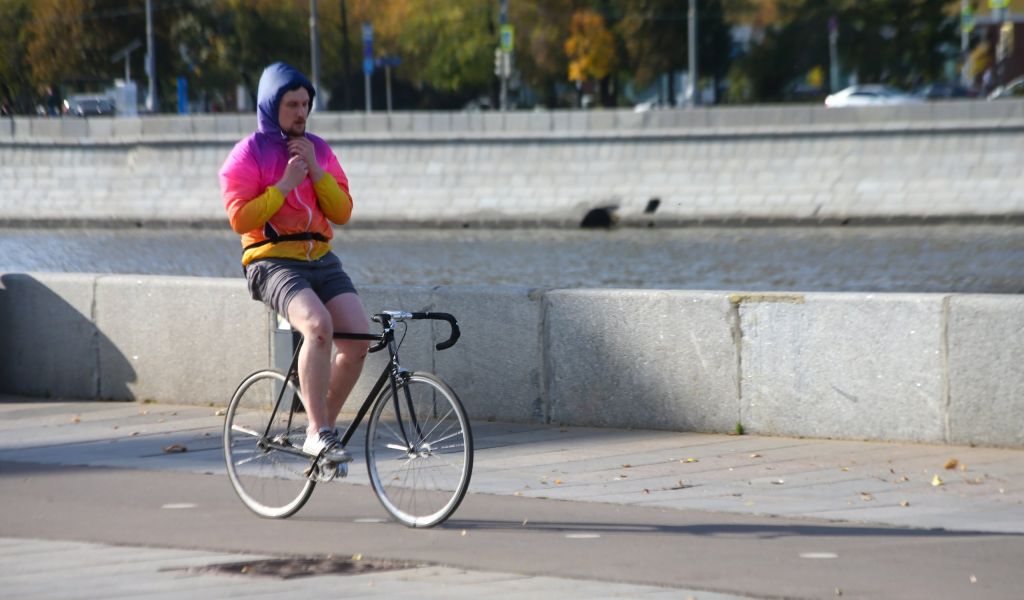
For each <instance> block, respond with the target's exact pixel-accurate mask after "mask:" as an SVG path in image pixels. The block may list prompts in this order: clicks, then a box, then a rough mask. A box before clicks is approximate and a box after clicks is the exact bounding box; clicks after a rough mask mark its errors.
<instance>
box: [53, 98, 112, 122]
mask: <svg viewBox="0 0 1024 600" xmlns="http://www.w3.org/2000/svg"><path fill="white" fill-rule="evenodd" d="M64 112H65V113H67V114H69V115H74V116H76V117H93V116H98V115H112V114H114V112H115V107H114V102H113V100H111V99H110V98H108V97H106V96H69V97H68V99H67V100H65V101H64Z"/></svg>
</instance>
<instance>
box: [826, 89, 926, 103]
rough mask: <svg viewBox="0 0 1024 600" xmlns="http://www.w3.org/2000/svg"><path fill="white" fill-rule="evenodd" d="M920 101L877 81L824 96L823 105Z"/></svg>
mask: <svg viewBox="0 0 1024 600" xmlns="http://www.w3.org/2000/svg"><path fill="white" fill-rule="evenodd" d="M921 102H923V101H922V100H921V99H920V98H917V97H915V96H911V95H910V94H907V93H904V92H901V91H900V90H898V89H896V88H893V87H889V86H887V85H881V84H877V83H873V84H865V85H854V86H850V87H848V88H846V89H845V90H840V91H838V92H836V93H834V94H830V95H829V96H828V97H827V98H825V106H827V107H829V108H837V107H842V106H882V105H892V104H920V103H921Z"/></svg>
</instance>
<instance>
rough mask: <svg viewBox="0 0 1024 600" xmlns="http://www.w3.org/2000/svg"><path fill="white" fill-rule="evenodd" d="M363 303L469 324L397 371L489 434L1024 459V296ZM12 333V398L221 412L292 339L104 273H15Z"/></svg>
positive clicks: (7, 343) (246, 311) (517, 295)
mask: <svg viewBox="0 0 1024 600" xmlns="http://www.w3.org/2000/svg"><path fill="white" fill-rule="evenodd" d="M361 294H362V296H363V301H364V303H365V305H366V307H367V309H368V310H370V311H378V310H385V309H398V310H420V309H432V310H443V311H447V312H451V313H453V314H455V315H456V316H457V317H458V318H459V321H460V324H461V326H462V330H463V335H462V339H461V340H460V342H459V343H458V344H456V345H455V346H454V347H453V348H452V349H450V350H445V351H442V352H436V351H434V350H433V349H432V341H433V340H432V338H434V339H436V340H440V339H443V338H444V336H445V335H446V333H447V331H446V330H447V326H446V325H444V324H424V323H416V324H413V325H411V326H410V331H409V335H408V337H407V338H406V340H405V343H404V345H403V346H402V349H401V355H402V359H403V365H404V366H406V367H407V368H411V369H427V370H432V371H435V372H437V373H439V374H440V375H441V376H443V377H444V378H445V379H446V380H448V381H449V382H450V383H451V384H452V386H453V387H454V389H455V390H456V391H457V393H458V394H459V395H460V396H461V398H462V400H463V401H464V403H465V405H466V407H467V410H468V411H469V413H470V415H471V417H473V418H475V419H491V418H493V419H498V420H508V421H530V422H551V423H564V424H569V425H581V426H582V425H594V426H614V427H637V428H657V429H670V430H695V431H713V432H731V431H734V429H735V427H736V425H737V423H739V424H742V426H743V428H744V430H745V431H747V432H751V433H758V434H767V435H789V436H811V437H829V438H849V439H875V440H902V441H917V442H936V443H956V444H980V445H996V446H1012V447H1024V428H1022V427H1021V423H1024V394H1022V393H1021V392H1022V391H1024V366H1022V365H1024V298H1022V297H1020V296H1010V295H961V294H860V293H858V294H831V293H807V294H801V293H785V294H750V293H729V292H695V291H643V290H636V291H630V290H532V289H525V288H509V287H500V288H499V287H443V286H442V287H397V286H396V287H367V288H366V289H364V290H363V291H362V292H361ZM432 328H436V329H437V330H436V331H433V330H432ZM0 332H2V335H0V393H7V394H17V395H28V396H40V397H68V398H98V399H116V400H155V401H160V402H175V403H198V404H210V405H213V406H218V407H219V406H224V405H225V404H226V403H227V401H228V399H229V398H230V396H231V394H232V392H233V391H234V389H235V386H236V385H237V384H238V382H239V381H240V380H241V379H242V377H243V376H244V375H246V374H248V373H250V372H252V371H254V370H256V369H258V368H262V367H265V366H268V365H270V364H272V363H273V362H274V359H273V357H272V355H271V348H272V345H273V344H272V343H271V342H272V339H273V338H274V336H275V335H278V334H276V333H275V331H274V325H273V324H272V322H271V319H270V315H269V314H268V313H267V311H266V310H265V309H264V308H263V307H262V305H261V304H259V303H256V302H253V301H252V300H250V299H249V297H248V294H247V292H246V290H245V284H244V281H242V280H240V279H200V278H180V277H140V276H129V275H90V274H3V275H0ZM382 358H383V357H381V355H379V354H376V355H371V358H370V360H369V361H368V363H367V367H366V369H367V372H368V373H369V372H376V371H378V370H379V369H380V368H381V365H382V363H381V360H382ZM370 383H372V377H371V376H367V377H366V378H365V380H364V381H362V382H361V383H360V386H359V389H357V390H356V392H355V394H356V397H361V395H362V394H365V393H366V391H367V388H368V386H369V384H370Z"/></svg>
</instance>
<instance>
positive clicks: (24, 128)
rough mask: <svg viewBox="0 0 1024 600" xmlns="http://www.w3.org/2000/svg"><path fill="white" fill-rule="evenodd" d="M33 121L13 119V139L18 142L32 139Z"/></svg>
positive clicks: (19, 118) (20, 118) (25, 118)
mask: <svg viewBox="0 0 1024 600" xmlns="http://www.w3.org/2000/svg"><path fill="white" fill-rule="evenodd" d="M33 121H34V119H31V118H29V117H13V118H11V137H13V138H14V139H16V140H25V139H31V138H32V122H33Z"/></svg>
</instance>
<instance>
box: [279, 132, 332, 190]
mask: <svg viewBox="0 0 1024 600" xmlns="http://www.w3.org/2000/svg"><path fill="white" fill-rule="evenodd" d="M288 154H290V155H291V156H301V157H302V160H304V161H306V165H307V166H308V167H309V178H310V179H312V180H313V183H316V182H318V181H320V178H321V177H323V176H324V170H323V169H322V168H320V165H319V164H318V163H317V162H316V149H314V148H313V142H311V141H309V138H307V137H293V138H288Z"/></svg>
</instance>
